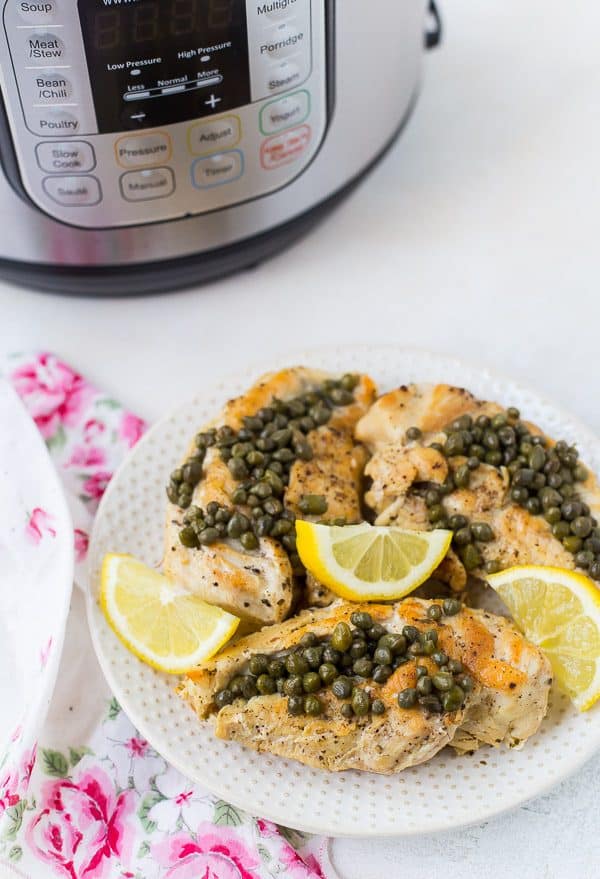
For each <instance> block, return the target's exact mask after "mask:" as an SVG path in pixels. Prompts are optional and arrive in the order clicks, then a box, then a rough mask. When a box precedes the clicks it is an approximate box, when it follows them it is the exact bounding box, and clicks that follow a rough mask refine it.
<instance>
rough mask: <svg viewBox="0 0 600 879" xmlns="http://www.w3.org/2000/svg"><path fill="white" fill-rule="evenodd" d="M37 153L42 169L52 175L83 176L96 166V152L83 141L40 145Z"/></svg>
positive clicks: (36, 149)
mask: <svg viewBox="0 0 600 879" xmlns="http://www.w3.org/2000/svg"><path fill="white" fill-rule="evenodd" d="M35 152H36V156H37V161H38V165H39V166H40V168H41V169H42V170H43V171H50V173H52V174H61V173H62V174H64V173H65V172H70V173H72V174H81V173H84V172H85V171H92V170H93V169H94V167H95V165H96V156H95V155H94V150H93V149H92V147H91V146H90V144H89V143H86V142H85V141H83V140H73V141H64V142H62V141H60V142H54V143H50V142H46V143H39V144H38V145H37V147H36V148H35Z"/></svg>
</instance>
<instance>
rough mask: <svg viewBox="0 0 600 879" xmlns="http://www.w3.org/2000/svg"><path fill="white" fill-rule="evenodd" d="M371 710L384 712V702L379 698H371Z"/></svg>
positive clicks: (378, 712)
mask: <svg viewBox="0 0 600 879" xmlns="http://www.w3.org/2000/svg"><path fill="white" fill-rule="evenodd" d="M371 712H372V713H373V714H385V704H384V703H383V702H382V701H381V699H374V700H373V704H372V705H371Z"/></svg>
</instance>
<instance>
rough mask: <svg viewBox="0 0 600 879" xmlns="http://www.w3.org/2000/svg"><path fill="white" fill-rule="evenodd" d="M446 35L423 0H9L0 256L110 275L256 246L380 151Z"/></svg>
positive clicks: (119, 287)
mask: <svg viewBox="0 0 600 879" xmlns="http://www.w3.org/2000/svg"><path fill="white" fill-rule="evenodd" d="M428 19H429V20H428ZM438 37H439V19H438V18H437V13H436V11H435V7H434V5H433V4H432V3H429V2H427V0H31V2H21V0H3V27H2V30H1V33H0V66H1V69H0V78H1V79H0V85H1V95H2V106H1V110H0V156H1V163H2V171H3V173H2V174H0V219H1V223H2V232H1V234H0V275H2V276H3V277H5V278H7V279H10V280H13V281H17V282H20V283H25V284H28V285H30V286H34V287H38V288H42V289H46V290H54V291H60V292H72V293H84V294H89V293H92V294H113V295H114V294H115V293H148V292H154V291H158V290H166V289H173V288H175V287H181V286H184V285H186V284H190V283H197V282H200V281H204V280H207V279H209V278H214V277H217V276H219V275H223V274H225V273H227V272H230V271H233V270H235V269H238V268H241V267H243V266H248V265H251V264H254V263H257V262H259V261H260V260H262V259H264V258H265V257H267V256H270V255H271V254H273V253H274V252H276V251H277V250H279V249H281V248H282V247H284V246H285V245H287V244H289V243H290V242H291V241H292V240H294V239H295V238H296V237H298V236H299V235H300V234H302V233H303V232H304V231H305V230H306V229H307V228H308V227H309V226H310V225H311V224H312V223H314V222H315V221H316V220H317V219H318V218H319V217H320V216H322V215H323V214H324V213H325V212H326V211H327V210H328V209H329V208H330V207H331V206H332V205H334V204H335V203H336V201H337V200H338V199H339V198H340V197H341V196H342V195H343V194H344V193H345V192H347V191H348V190H349V188H350V187H352V185H353V184H355V183H356V182H357V180H359V179H360V178H361V176H362V175H364V174H365V172H366V171H367V170H368V169H369V168H370V167H371V166H372V165H373V163H374V162H376V161H377V159H378V158H379V157H380V156H381V155H382V154H383V153H384V152H385V150H386V147H387V146H389V144H390V143H391V142H392V141H393V139H394V137H395V135H396V134H397V133H398V132H399V131H400V129H401V128H402V125H403V123H404V121H405V119H406V118H407V116H408V114H409V113H410V110H411V107H412V105H413V102H414V100H415V95H416V92H417V89H418V84H419V78H420V68H421V58H422V54H423V46H424V40H425V42H426V43H429V44H434V43H435V42H436V41H437V39H438Z"/></svg>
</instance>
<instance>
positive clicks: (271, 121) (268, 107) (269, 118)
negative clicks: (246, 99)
mask: <svg viewBox="0 0 600 879" xmlns="http://www.w3.org/2000/svg"><path fill="white" fill-rule="evenodd" d="M309 113H310V95H309V93H308V92H307V91H306V90H305V89H303V90H302V91H300V92H295V93H294V94H292V95H287V96H286V97H285V98H279V99H278V100H276V101H270V102H269V103H268V104H265V106H264V107H263V108H262V110H261V113H260V129H261V131H262V133H263V134H275V133H276V132H277V131H283V130H284V129H285V128H291V127H292V125H299V124H300V123H301V122H304V120H305V119H306V118H307V116H308V115H309Z"/></svg>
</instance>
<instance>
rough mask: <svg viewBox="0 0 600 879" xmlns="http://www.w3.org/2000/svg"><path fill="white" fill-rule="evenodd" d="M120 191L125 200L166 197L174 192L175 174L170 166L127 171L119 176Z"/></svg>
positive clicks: (148, 199) (146, 199)
mask: <svg viewBox="0 0 600 879" xmlns="http://www.w3.org/2000/svg"><path fill="white" fill-rule="evenodd" d="M121 192H122V194H123V198H124V199H125V200H126V201H150V200H151V199H153V198H166V197H167V196H168V195H172V194H173V193H174V192H175V175H174V174H173V172H172V171H171V169H170V168H152V169H149V170H148V171H129V172H128V173H127V174H123V176H122V177H121Z"/></svg>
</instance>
